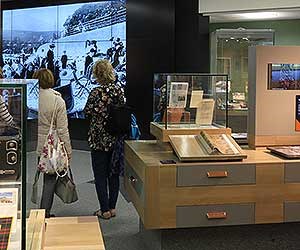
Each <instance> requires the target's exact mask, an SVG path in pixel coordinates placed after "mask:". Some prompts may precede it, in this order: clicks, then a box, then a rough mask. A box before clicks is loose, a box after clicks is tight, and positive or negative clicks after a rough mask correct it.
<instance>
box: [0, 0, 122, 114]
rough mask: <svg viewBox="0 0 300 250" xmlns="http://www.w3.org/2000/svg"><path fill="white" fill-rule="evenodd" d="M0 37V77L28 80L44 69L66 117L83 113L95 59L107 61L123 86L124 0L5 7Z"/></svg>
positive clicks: (92, 86) (93, 83)
mask: <svg viewBox="0 0 300 250" xmlns="http://www.w3.org/2000/svg"><path fill="white" fill-rule="evenodd" d="M29 17H30V18H29ZM24 20H26V21H24ZM2 37H3V46H2V49H3V51H2V55H3V58H1V61H2V65H1V66H2V67H3V74H4V77H5V78H11V79H31V78H32V75H33V72H34V71H35V70H37V69H39V68H48V69H49V70H51V71H52V73H53V75H54V78H55V86H54V89H55V90H57V91H59V92H60V93H61V94H62V97H63V98H64V100H65V102H66V106H67V111H68V115H69V117H71V118H83V117H84V114H83V112H82V111H83V107H84V106H85V103H86V101H87V98H88V95H89V93H90V91H91V90H92V89H93V88H94V87H96V86H97V85H96V84H95V81H94V79H93V76H92V68H93V65H94V63H95V62H96V61H97V60H99V59H108V60H109V61H110V62H111V63H112V65H113V67H114V69H115V72H116V78H117V84H119V85H121V86H122V87H124V86H125V85H126V0H114V1H102V2H90V3H78V4H67V5H59V6H50V7H35V8H27V9H18V10H5V11H3V36H2ZM36 88H38V86H36ZM29 101H30V100H29Z"/></svg>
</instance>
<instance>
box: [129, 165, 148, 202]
mask: <svg viewBox="0 0 300 250" xmlns="http://www.w3.org/2000/svg"><path fill="white" fill-rule="evenodd" d="M125 178H126V179H127V180H128V183H129V185H131V186H132V187H133V189H134V190H135V191H136V193H137V194H138V196H139V197H140V199H141V200H142V201H144V197H145V193H144V183H143V182H142V180H141V178H140V177H139V176H138V175H137V173H136V172H135V171H134V169H133V168H132V167H130V166H129V165H128V164H127V163H126V162H125ZM133 179H135V181H132V180H133Z"/></svg>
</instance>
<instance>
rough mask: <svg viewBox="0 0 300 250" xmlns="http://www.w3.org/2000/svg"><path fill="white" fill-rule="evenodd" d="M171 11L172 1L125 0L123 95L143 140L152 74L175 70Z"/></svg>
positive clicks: (149, 116)
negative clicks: (125, 40)
mask: <svg viewBox="0 0 300 250" xmlns="http://www.w3.org/2000/svg"><path fill="white" fill-rule="evenodd" d="M174 8H175V5H174V0H164V1H161V0H143V1H141V0H128V1H127V59H128V60H127V89H126V95H127V102H128V103H129V104H130V105H132V106H133V107H134V108H135V114H136V116H137V119H138V122H139V125H140V128H141V130H142V134H143V138H149V137H150V134H149V124H150V121H151V120H152V112H153V111H152V96H153V95H152V90H153V85H152V83H153V73H154V72H172V71H174V70H175V44H174V39H175V12H174V10H175V9H174Z"/></svg>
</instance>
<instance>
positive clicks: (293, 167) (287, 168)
mask: <svg viewBox="0 0 300 250" xmlns="http://www.w3.org/2000/svg"><path fill="white" fill-rule="evenodd" d="M284 182H285V183H293V182H295V183H296V182H300V163H299V162H298V163H296V162H295V163H285V164H284Z"/></svg>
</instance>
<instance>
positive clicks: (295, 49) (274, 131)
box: [249, 46, 300, 146]
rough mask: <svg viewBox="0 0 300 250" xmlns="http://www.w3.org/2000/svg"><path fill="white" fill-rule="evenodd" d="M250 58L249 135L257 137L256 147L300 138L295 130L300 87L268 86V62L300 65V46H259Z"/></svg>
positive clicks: (299, 133)
mask: <svg viewBox="0 0 300 250" xmlns="http://www.w3.org/2000/svg"><path fill="white" fill-rule="evenodd" d="M253 57H255V59H256V60H253ZM249 58H250V59H249V64H250V65H249V82H250V84H249V98H250V99H251V100H249V137H250V138H252V136H253V135H254V136H255V137H256V140H255V145H256V146H262V145H282V144H285V143H286V141H287V140H286V138H287V137H292V136H295V137H296V139H295V140H298V139H300V132H296V131H295V96H296V95H300V90H268V89H267V85H268V64H269V63H295V64H300V46H256V47H255V48H254V47H252V48H250V49H249ZM253 63H254V64H255V69H254V67H253ZM253 86H255V87H253ZM250 88H252V90H251V89H250ZM253 89H254V91H253ZM253 114H254V115H253ZM271 136H274V138H272V137H271ZM295 140H293V139H291V140H290V142H291V144H295ZM299 143H300V141H299ZM251 146H253V145H252V141H251Z"/></svg>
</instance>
